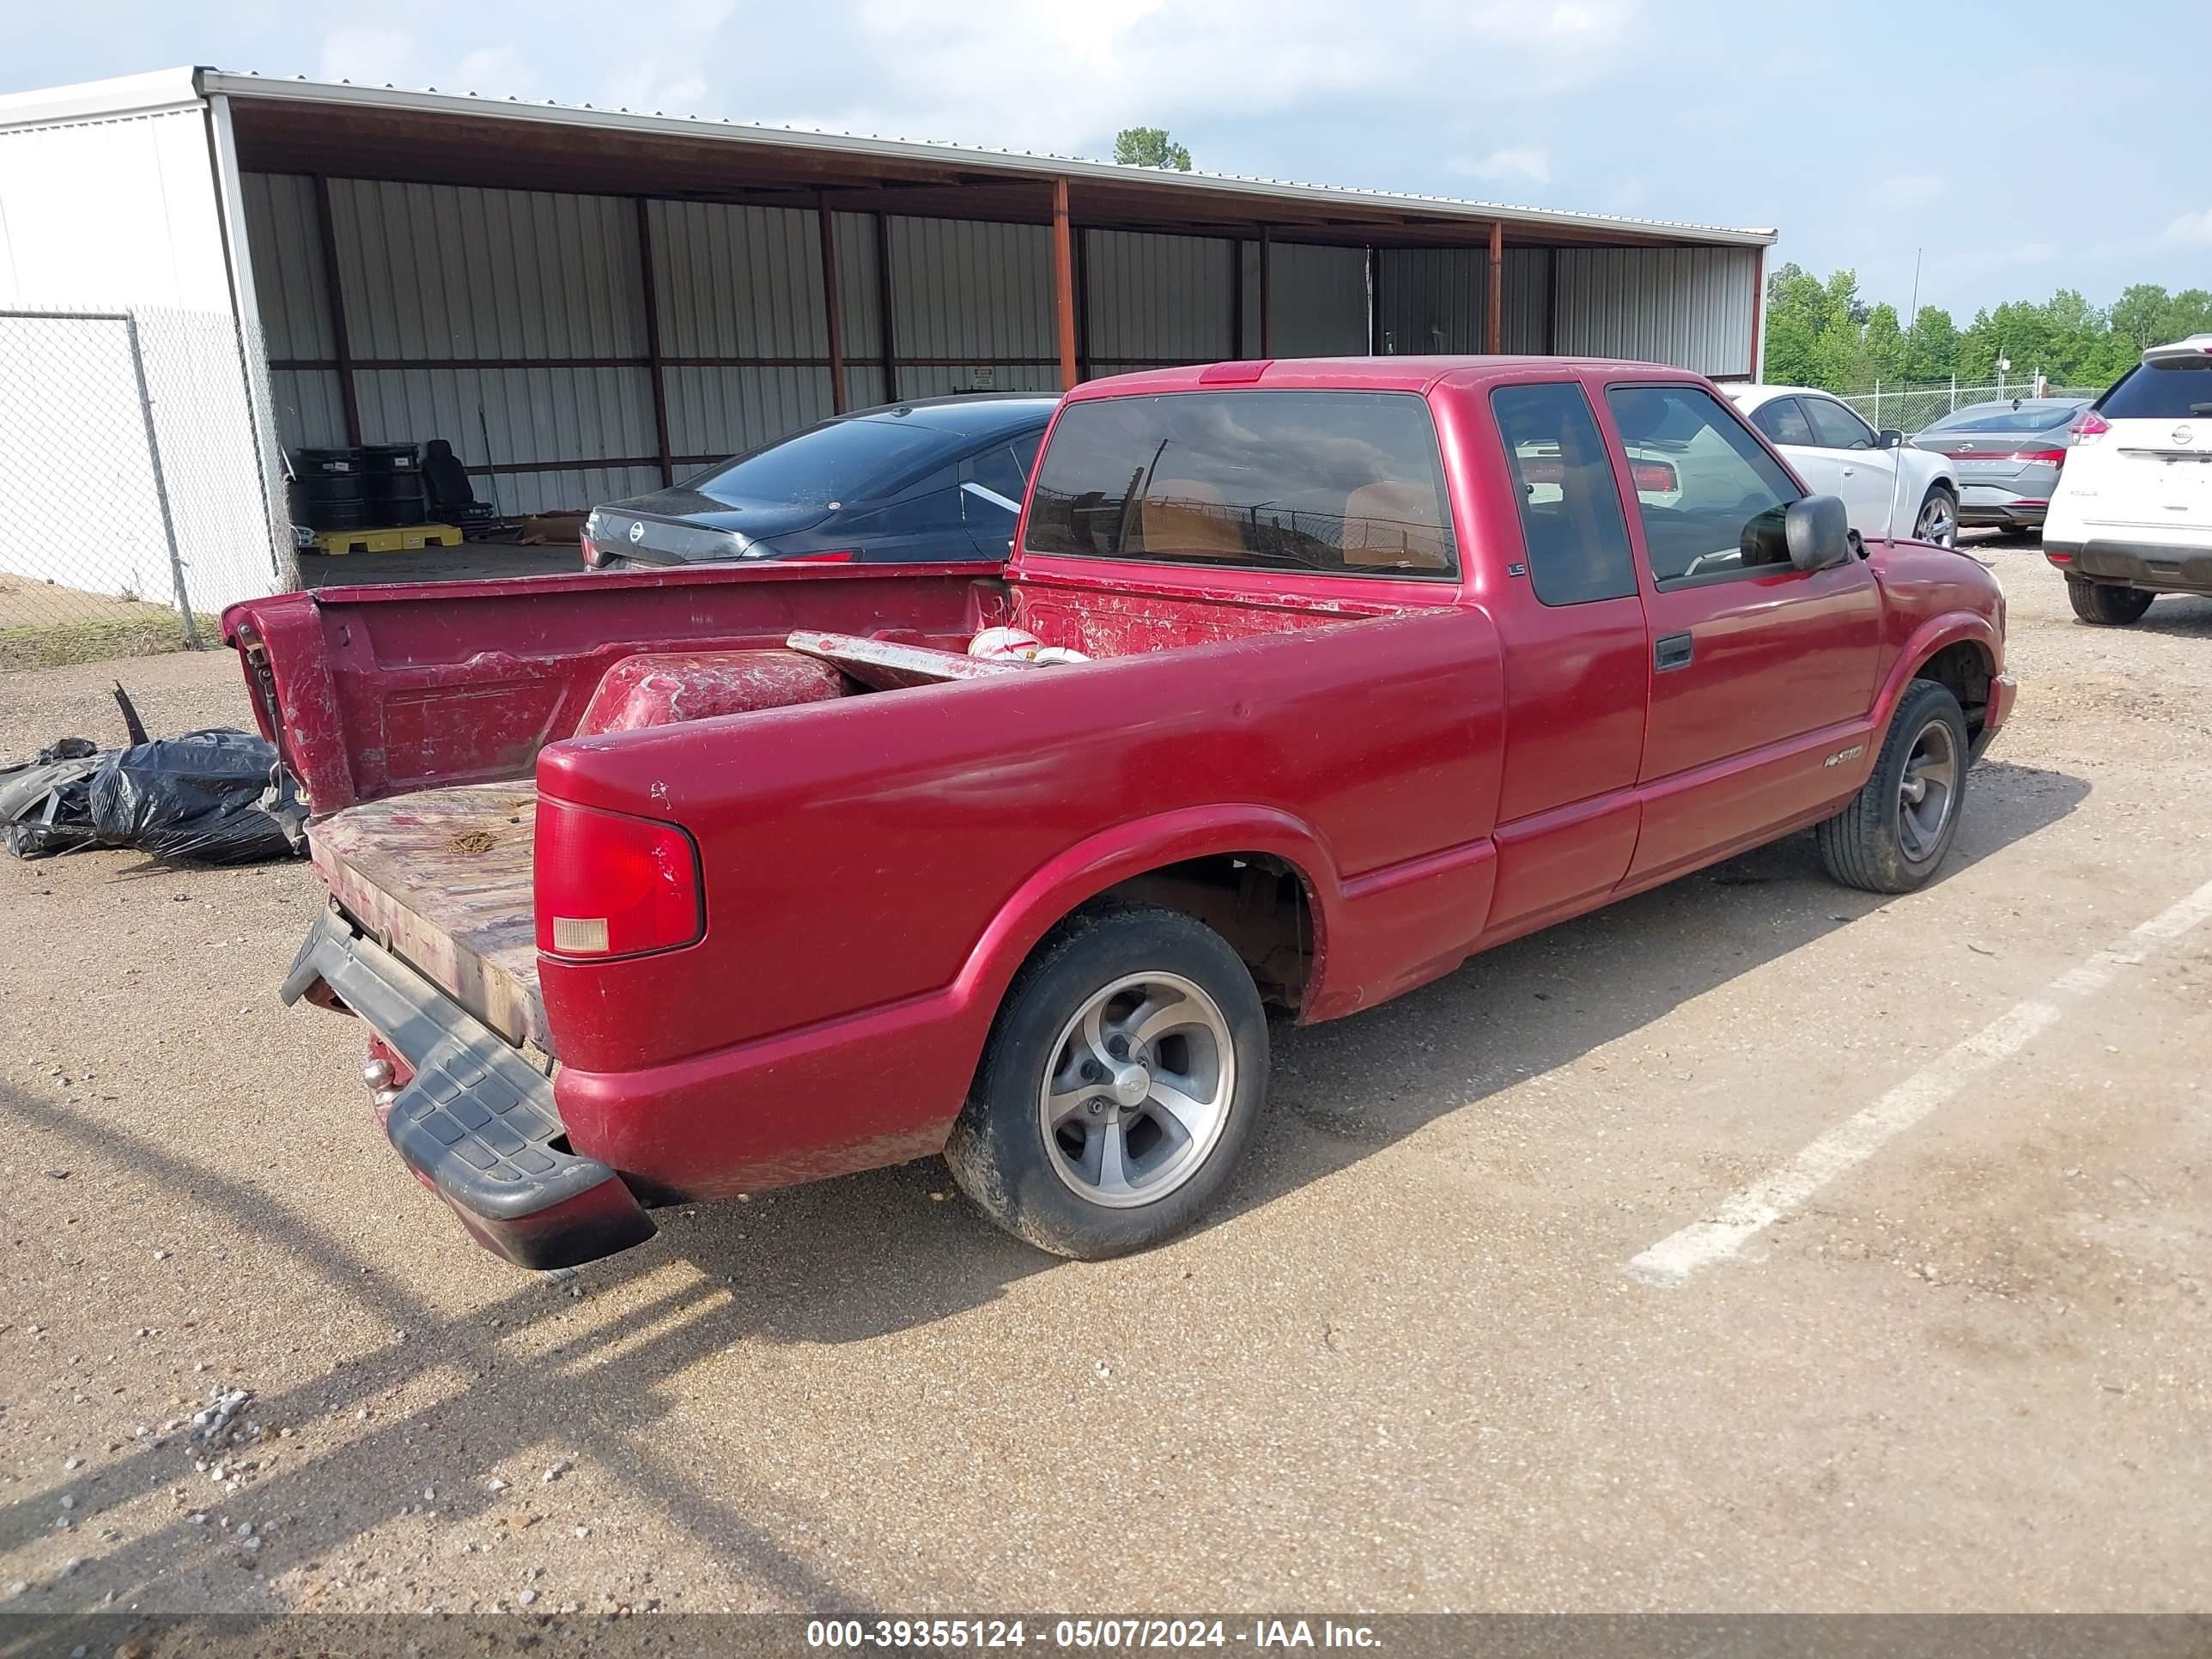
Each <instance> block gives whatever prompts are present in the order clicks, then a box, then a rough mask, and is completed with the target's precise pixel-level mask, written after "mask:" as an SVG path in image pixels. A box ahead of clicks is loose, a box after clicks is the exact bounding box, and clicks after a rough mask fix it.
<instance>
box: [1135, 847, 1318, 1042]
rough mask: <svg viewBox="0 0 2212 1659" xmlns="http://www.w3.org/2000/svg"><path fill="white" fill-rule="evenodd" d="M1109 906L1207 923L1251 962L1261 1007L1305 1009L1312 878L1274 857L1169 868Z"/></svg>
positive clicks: (1139, 880) (1236, 856) (1234, 856)
mask: <svg viewBox="0 0 2212 1659" xmlns="http://www.w3.org/2000/svg"><path fill="white" fill-rule="evenodd" d="M1099 896H1100V897H1101V898H1105V899H1120V900H1122V901H1124V902H1127V903H1131V904H1155V905H1158V906H1159V907H1160V908H1163V909H1168V910H1180V911H1182V913H1183V914H1184V915H1188V916H1190V917H1192V918H1194V920H1196V921H1202V922H1204V923H1205V924H1206V926H1207V927H1211V928H1212V929H1213V931H1214V932H1215V933H1218V934H1220V935H1221V937H1222V938H1223V939H1226V940H1227V941H1228V942H1229V948H1230V949H1231V950H1232V951H1236V952H1237V955H1238V956H1239V957H1242V958H1243V962H1244V965H1245V966H1246V967H1247V968H1249V969H1251V970H1252V978H1253V981H1254V982H1255V984H1256V985H1258V987H1260V996H1261V1000H1263V1001H1266V1002H1270V1003H1273V1004H1275V1005H1276V1006H1279V1007H1284V1008H1290V1009H1296V1008H1297V1007H1299V1006H1301V1005H1303V1004H1304V1000H1305V994H1306V981H1307V977H1308V975H1309V974H1310V971H1311V969H1312V966H1313V948H1314V940H1313V908H1312V901H1311V899H1310V896H1308V894H1307V892H1306V884H1305V880H1304V877H1302V876H1301V875H1300V874H1299V873H1298V872H1297V870H1296V869H1295V868H1293V867H1292V866H1291V865H1290V864H1289V863H1288V862H1287V861H1285V860H1282V859H1279V858H1275V857H1273V856H1272V855H1271V854H1266V853H1224V854H1218V855H1216V856H1214V857H1211V858H1202V859H1187V860H1183V861H1182V863H1180V864H1169V865H1163V866H1161V867H1160V868H1158V869H1157V870H1148V871H1146V872H1145V873H1144V874H1143V875H1141V876H1133V877H1131V878H1129V879H1128V880H1127V881H1124V882H1119V883H1116V884H1115V885H1114V886H1112V887H1110V888H1109V889H1108V890H1106V891H1105V892H1104V893H1102V894H1101V895H1099Z"/></svg>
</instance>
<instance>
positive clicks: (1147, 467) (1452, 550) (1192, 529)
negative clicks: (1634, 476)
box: [1028, 391, 1459, 578]
mask: <svg viewBox="0 0 2212 1659" xmlns="http://www.w3.org/2000/svg"><path fill="white" fill-rule="evenodd" d="M1028 546H1029V548H1030V550H1031V551H1032V552H1036V553H1048V554H1063V555H1068V556H1074V557H1078V558H1097V559H1146V560H1155V561H1164V562H1170V563H1176V564H1216V565H1237V566H1250V567H1259V568H1285V567H1294V568H1301V569H1309V570H1322V571H1331V572H1338V573H1342V574H1360V575H1378V576H1407V577H1430V578H1442V577H1449V576H1455V575H1457V574H1459V554H1458V549H1457V547H1456V545H1455V543H1454V541H1453V538H1452V532H1451V517H1450V514H1449V511H1448V510H1447V508H1446V506H1445V501H1444V481H1443V462H1442V460H1441V459H1440V458H1439V457H1438V454H1437V433H1436V425H1435V422H1433V421H1432V420H1431V418H1430V416H1429V406H1428V404H1427V402H1426V401H1425V399H1423V398H1420V397H1419V396H1416V395H1415V394H1413V393H1411V392H1261V391H1253V392H1172V393H1166V394H1163V395H1160V396H1157V397H1150V398H1102V399H1100V400H1098V401H1097V402H1095V403H1077V404H1071V405H1069V407H1068V408H1067V409H1066V410H1064V411H1063V412H1062V413H1061V415H1060V423H1059V424H1058V425H1057V426H1055V427H1054V428H1053V435H1052V442H1051V445H1050V447H1048V448H1047V449H1046V451H1045V453H1044V457H1043V459H1042V461H1041V462H1040V463H1039V464H1038V468H1037V474H1036V489H1035V490H1034V492H1033V494H1032V495H1031V499H1030V520H1029V541H1028Z"/></svg>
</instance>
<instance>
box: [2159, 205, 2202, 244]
mask: <svg viewBox="0 0 2212 1659" xmlns="http://www.w3.org/2000/svg"><path fill="white" fill-rule="evenodd" d="M2166 240H2167V241H2169V242H2179V243H2182V244H2184V245H2185V246H2191V247H2212V208H2206V209H2205V210H2204V211H2203V212H2202V213H2185V214H2183V215H2182V216H2180V217H2179V218H2178V219H2176V220H2175V221H2174V222H2172V224H2170V225H2168V226H2167V227H2166Z"/></svg>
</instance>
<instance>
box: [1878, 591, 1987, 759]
mask: <svg viewBox="0 0 2212 1659" xmlns="http://www.w3.org/2000/svg"><path fill="white" fill-rule="evenodd" d="M1961 641H1967V642H1971V643H1972V644H1974V645H1977V646H1979V647H1981V652H1982V659H1983V661H1984V664H1985V665H1987V667H1988V669H1989V671H1990V673H1991V674H1992V675H1994V674H1996V672H1997V671H1999V669H2001V668H2002V666H2003V665H2004V638H2003V636H2002V635H2000V634H1999V633H1998V632H1997V630H1996V624H1995V623H1992V622H1990V619H1989V618H1988V617H1984V616H1980V615H1978V614H1977V613H1976V612H1974V611H1945V612H1943V613H1942V615H1940V616H1936V617H1929V619H1928V620H1927V621H1925V622H1923V623H1921V624H1920V626H1919V627H1918V628H1917V629H1914V630H1913V631H1912V635H1911V638H1910V639H1908V640H1907V641H1905V648H1904V649H1903V650H1901V651H1899V653H1897V657H1896V659H1895V660H1894V661H1893V662H1892V663H1891V664H1890V665H1889V672H1888V674H1887V676H1886V677H1885V678H1884V679H1883V681H1882V684H1881V694H1880V696H1877V697H1876V698H1875V709H1874V714H1875V719H1874V725H1875V731H1876V732H1880V731H1881V729H1882V728H1884V727H1885V726H1887V725H1888V724H1889V717H1890V715H1891V714H1892V713H1893V712H1894V711H1895V709H1896V708H1897V701H1898V699H1899V697H1902V696H1904V695H1905V687H1906V686H1908V685H1910V684H1912V680H1913V677H1914V676H1915V675H1916V674H1917V673H1918V672H1919V671H1920V669H1921V667H1922V665H1923V664H1925V663H1926V662H1927V661H1928V659H1929V658H1930V657H1933V656H1934V655H1935V654H1936V653H1937V652H1939V651H1942V650H1946V649H1948V647H1952V646H1954V645H1957V644H1959V643H1960V642H1961Z"/></svg>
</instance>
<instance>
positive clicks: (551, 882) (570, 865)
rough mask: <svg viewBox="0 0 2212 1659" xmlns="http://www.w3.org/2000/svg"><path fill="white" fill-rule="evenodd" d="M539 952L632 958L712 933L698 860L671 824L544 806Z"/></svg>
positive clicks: (591, 809) (686, 839)
mask: <svg viewBox="0 0 2212 1659" xmlns="http://www.w3.org/2000/svg"><path fill="white" fill-rule="evenodd" d="M536 845H537V853H536V857H537V864H536V872H535V873H536V878H537V886H538V949H539V950H541V951H546V952H548V953H549V954H550V955H553V956H556V957H631V956H637V955H640V954H641V953H642V952H644V951H672V950H675V949H676V948H677V947H678V946H679V945H691V944H696V942H697V941H698V939H699V938H700V936H701V935H702V933H705V931H706V926H705V920H704V914H703V911H702V906H701V903H700V882H699V852H698V849H697V848H696V847H694V846H693V845H692V844H691V837H690V836H687V835H685V834H684V831H683V830H681V829H678V828H677V827H676V826H675V825H674V824H672V823H655V822H654V821H653V820H652V819H650V818H634V817H627V816H626V815H624V814H623V813H620V812H602V811H599V810H598V809H597V808H594V807H589V806H572V805H569V804H568V803H567V802H566V801H558V800H550V799H541V800H539V802H538V834H537V843H536Z"/></svg>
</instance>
